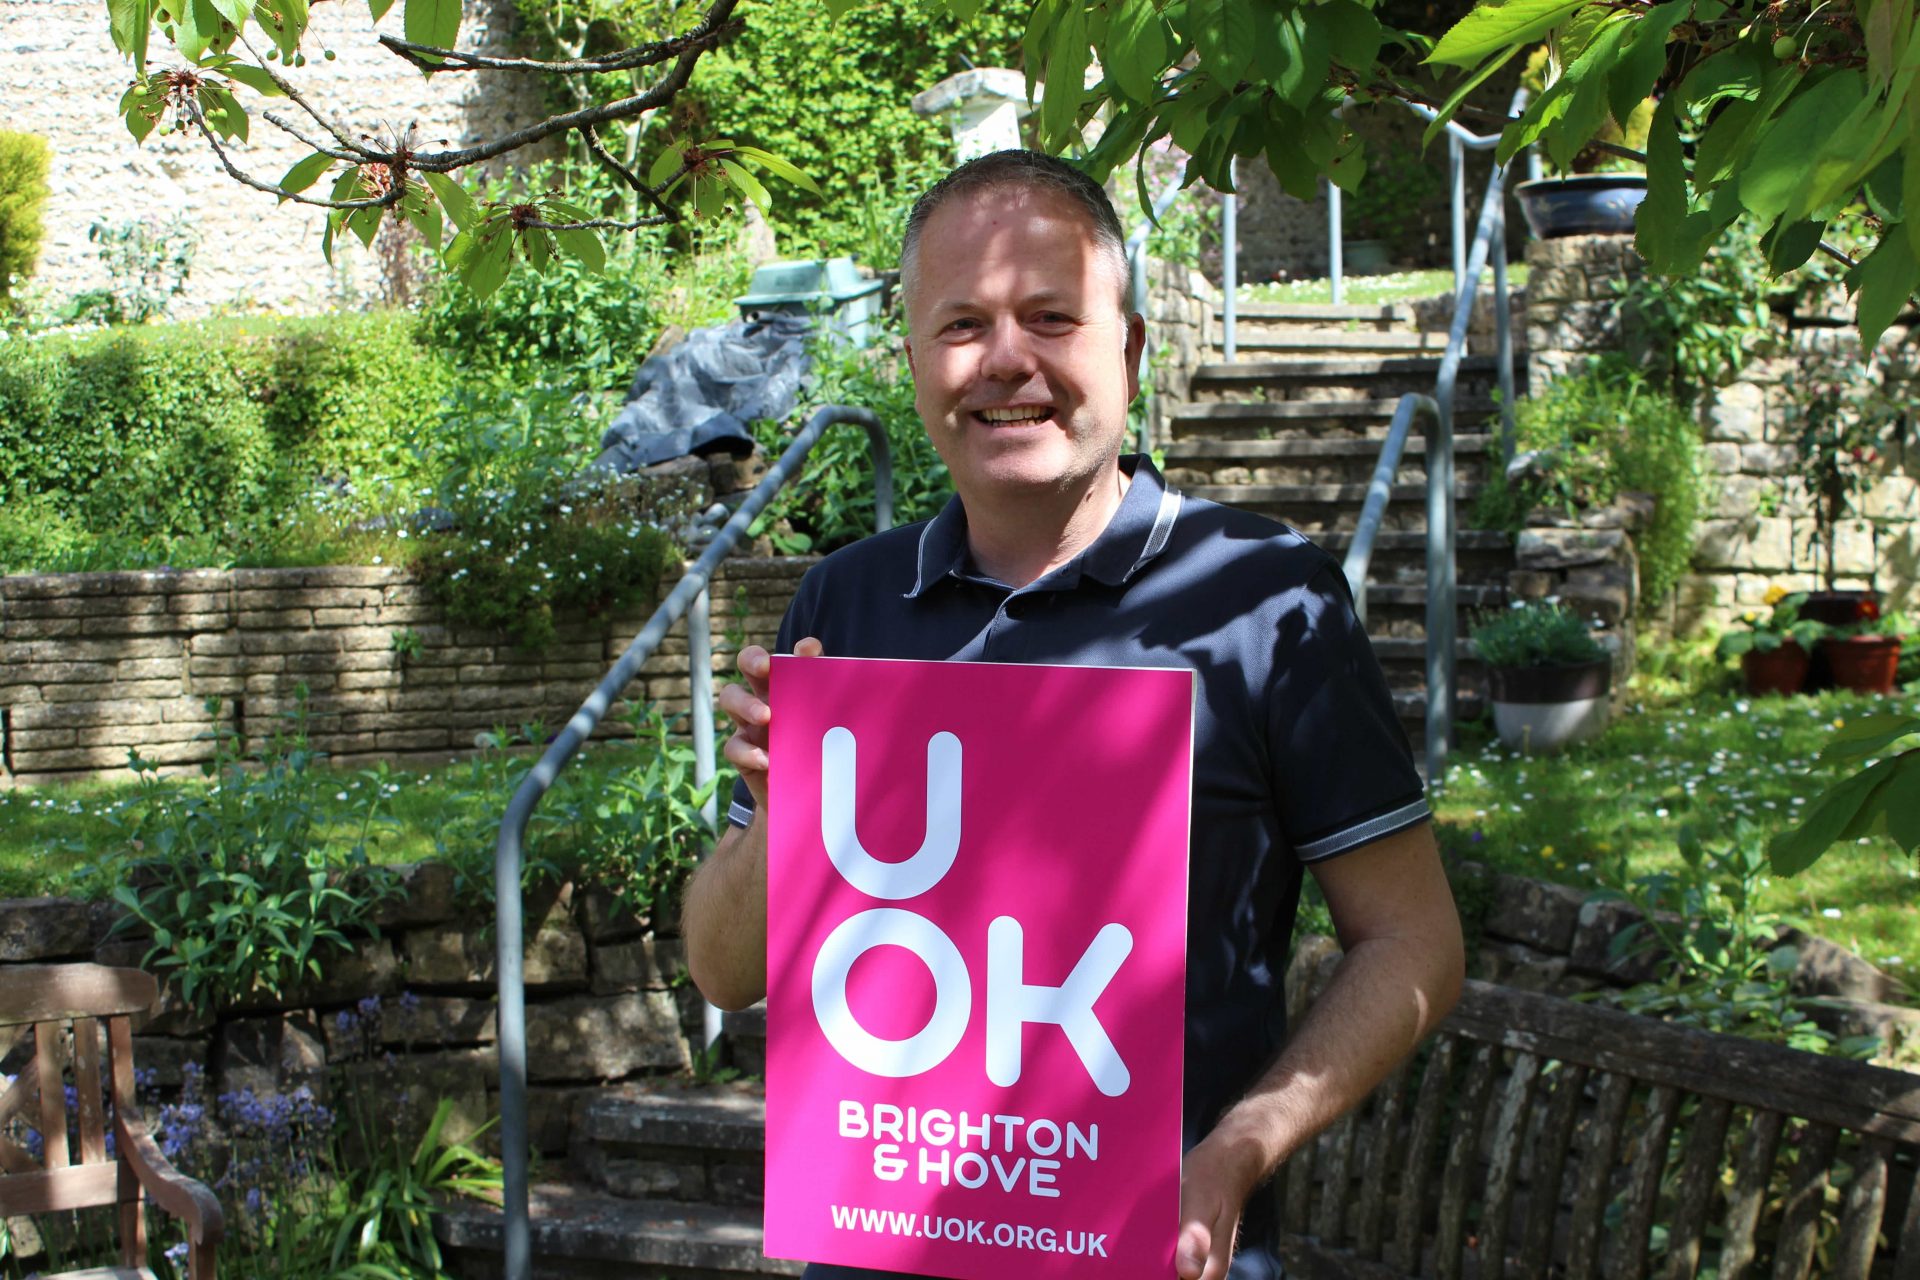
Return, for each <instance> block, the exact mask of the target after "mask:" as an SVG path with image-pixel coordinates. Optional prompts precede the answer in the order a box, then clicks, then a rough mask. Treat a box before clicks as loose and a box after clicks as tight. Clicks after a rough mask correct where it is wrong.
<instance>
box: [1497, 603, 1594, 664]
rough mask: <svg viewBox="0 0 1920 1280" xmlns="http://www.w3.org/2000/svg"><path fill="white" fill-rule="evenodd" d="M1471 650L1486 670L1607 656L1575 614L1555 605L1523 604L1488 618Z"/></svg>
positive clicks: (1516, 604) (1577, 661) (1572, 661)
mask: <svg viewBox="0 0 1920 1280" xmlns="http://www.w3.org/2000/svg"><path fill="white" fill-rule="evenodd" d="M1473 650H1474V652H1475V653H1476V654H1478V655H1479V657H1480V660H1481V661H1482V662H1484V663H1486V664H1487V665H1488V666H1490V667H1502V668H1513V667H1565V666H1575V665H1578V664H1581V663H1586V662H1599V661H1601V660H1602V659H1604V658H1605V657H1606V656H1607V651H1606V650H1605V649H1603V648H1601V647H1600V643H1599V641H1597V640H1595V639H1594V638H1593V632H1592V631H1591V630H1590V629H1589V628H1588V626H1587V623H1586V621H1585V620H1584V619H1583V618H1581V617H1580V616H1579V615H1577V614H1575V613H1573V612H1572V611H1571V610H1569V609H1567V608H1565V607H1563V606H1561V605H1559V604H1523V603H1521V602H1520V601H1517V600H1516V601H1514V603H1513V607H1512V608H1510V609H1503V610H1501V611H1500V612H1498V613H1494V614H1490V615H1488V616H1487V617H1486V618H1485V619H1484V620H1482V621H1481V622H1480V624H1479V625H1477V626H1476V627H1474V629H1473Z"/></svg>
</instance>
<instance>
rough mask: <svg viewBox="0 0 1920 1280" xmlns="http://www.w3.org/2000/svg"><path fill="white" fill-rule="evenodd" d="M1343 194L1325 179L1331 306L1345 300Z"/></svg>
mask: <svg viewBox="0 0 1920 1280" xmlns="http://www.w3.org/2000/svg"><path fill="white" fill-rule="evenodd" d="M1345 198H1346V196H1345V193H1344V192H1342V191H1341V190H1340V187H1339V185H1338V184H1337V183H1335V182H1334V180H1333V179H1332V178H1328V179H1327V277H1328V278H1329V279H1330V280H1332V281H1333V305H1334V306H1336V307H1337V306H1339V305H1340V304H1341V303H1343V302H1345V301H1346V300H1347V288H1346V281H1345V280H1344V279H1343V278H1342V270H1343V268H1344V267H1345V265H1346V263H1345V259H1346V228H1345V227H1344V226H1343V225H1342V224H1343V221H1344V219H1345V216H1346V215H1345V211H1344V203H1345Z"/></svg>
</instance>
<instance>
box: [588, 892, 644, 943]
mask: <svg viewBox="0 0 1920 1280" xmlns="http://www.w3.org/2000/svg"><path fill="white" fill-rule="evenodd" d="M651 923H652V922H651V921H650V920H649V919H648V918H647V917H645V916H640V915H635V914H634V912H633V909H632V908H631V907H630V906H628V904H626V903H625V902H622V901H621V900H620V899H618V898H616V897H614V896H613V895H612V894H610V893H607V892H605V891H604V890H600V889H593V890H589V891H588V892H586V893H583V894H581V895H580V927H581V928H582V929H583V930H584V931H585V932H586V935H587V941H589V942H592V943H594V944H596V945H598V944H601V943H607V942H621V941H625V940H626V939H629V938H637V937H639V936H640V935H641V934H642V933H645V932H646V931H647V929H648V928H649V927H650V926H651Z"/></svg>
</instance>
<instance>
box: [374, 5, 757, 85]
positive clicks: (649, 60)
mask: <svg viewBox="0 0 1920 1280" xmlns="http://www.w3.org/2000/svg"><path fill="white" fill-rule="evenodd" d="M729 7H731V6H729ZM744 25H745V24H744V23H741V22H723V23H721V24H719V25H717V26H715V25H712V24H711V22H702V23H701V25H700V26H698V27H696V28H694V29H693V30H692V31H689V32H687V33H686V34H685V35H680V36H675V37H673V38H672V39H670V40H654V41H650V42H648V43H647V44H641V45H635V46H634V47H633V48H631V49H622V50H620V51H619V52H618V53H609V54H604V55H602V56H601V57H598V58H562V59H558V60H555V61H544V60H542V59H539V58H497V57H493V56H491V55H489V54H483V53H464V52H461V51H460V50H457V49H438V48H435V47H434V46H432V45H428V44H415V43H414V42H413V41H411V40H402V39H400V38H399V37H398V36H381V37H380V43H381V44H383V45H385V46H386V47H387V49H388V50H389V51H390V52H393V53H396V54H398V55H399V56H401V57H402V58H405V59H406V60H407V61H408V62H411V63H413V65H415V66H416V67H419V68H420V69H422V70H423V71H550V72H554V73H556V74H559V75H593V74H598V73H602V72H608V71H632V70H636V69H638V68H640V67H652V66H658V65H659V64H660V63H662V62H666V61H667V60H669V59H671V58H675V57H678V56H679V55H681V54H683V53H688V52H700V51H704V50H706V49H710V48H712V47H713V46H714V45H716V44H719V43H720V42H721V41H722V40H725V39H727V38H728V37H729V36H732V35H734V34H735V33H736V32H738V31H740V30H741V29H742V27H743V26H744Z"/></svg>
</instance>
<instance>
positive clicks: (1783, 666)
mask: <svg viewBox="0 0 1920 1280" xmlns="http://www.w3.org/2000/svg"><path fill="white" fill-rule="evenodd" d="M1806 600H1807V593H1806V592H1804V591H1796V592H1794V593H1793V594H1791V595H1789V594H1788V593H1787V592H1786V590H1785V589H1783V588H1781V587H1777V586H1776V587H1770V588H1768V590H1767V599H1766V602H1767V604H1769V605H1771V606H1772V608H1770V609H1768V610H1767V612H1766V613H1765V614H1761V613H1759V612H1757V611H1751V610H1750V611H1748V613H1747V614H1746V615H1745V617H1744V618H1743V621H1744V622H1745V623H1746V624H1747V629H1746V630H1745V631H1729V632H1728V633H1727V634H1726V635H1724V636H1722V637H1720V644H1719V647H1718V650H1717V651H1718V653H1719V654H1720V656H1721V657H1723V658H1739V659H1740V670H1741V672H1742V674H1744V675H1745V676H1746V679H1747V692H1748V693H1754V694H1765V693H1781V694H1787V693H1798V692H1800V689H1801V686H1802V685H1804V684H1806V682H1807V667H1808V665H1809V664H1810V663H1811V662H1812V661H1813V648H1814V645H1815V643H1816V642H1817V641H1819V640H1820V639H1821V638H1822V637H1824V636H1825V635H1826V634H1827V629H1828V628H1827V624H1826V623H1824V622H1820V621H1818V620H1817V619H1814V618H1805V617H1802V616H1801V614H1800V610H1801V607H1802V606H1803V605H1804V604H1805V603H1806Z"/></svg>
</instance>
